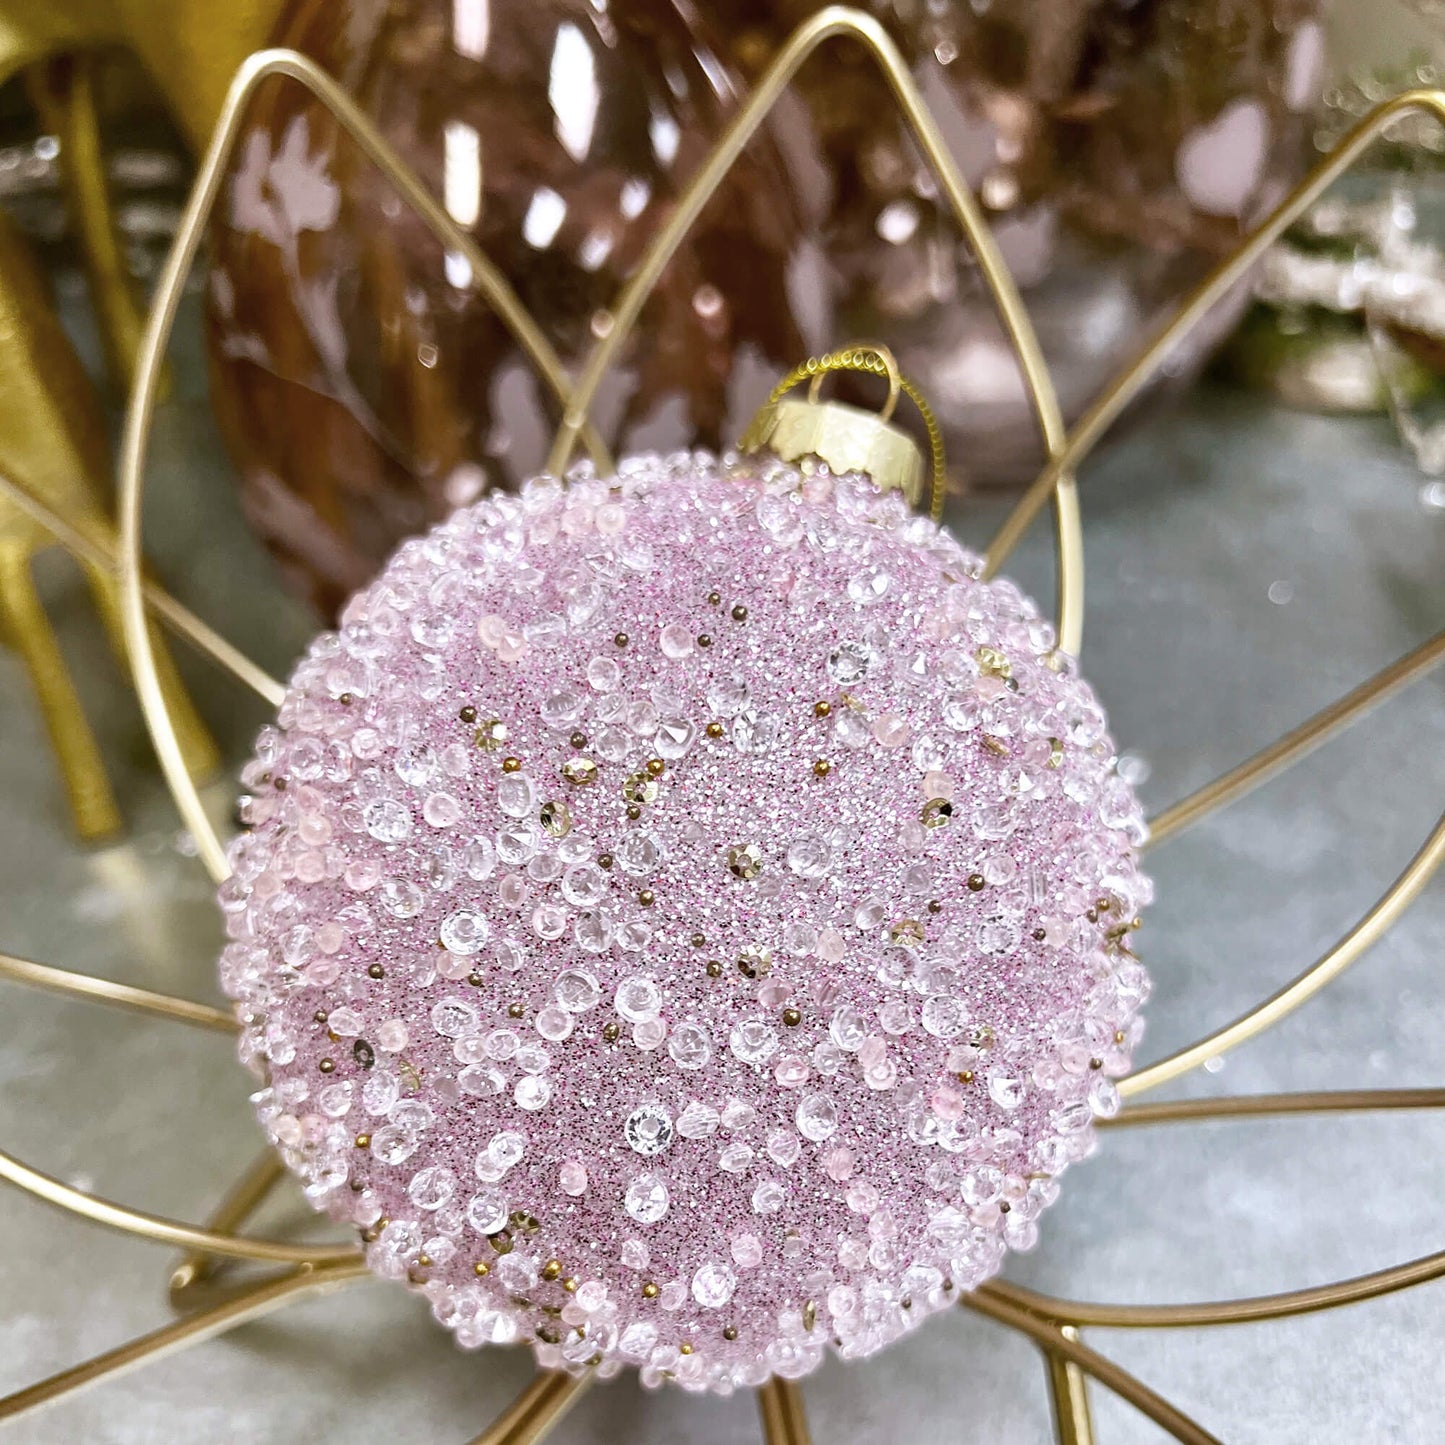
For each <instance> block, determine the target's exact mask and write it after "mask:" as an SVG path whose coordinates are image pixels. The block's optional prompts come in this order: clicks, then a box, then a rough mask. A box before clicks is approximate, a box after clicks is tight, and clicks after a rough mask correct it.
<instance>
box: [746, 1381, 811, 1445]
mask: <svg viewBox="0 0 1445 1445" xmlns="http://www.w3.org/2000/svg"><path fill="white" fill-rule="evenodd" d="M758 1414H759V1416H760V1417H761V1418H762V1422H763V1439H764V1440H765V1441H766V1442H767V1445H812V1441H813V1435H812V1432H811V1431H810V1430H809V1429H808V1412H807V1410H805V1409H804V1408H803V1392H802V1391H801V1390H800V1389H799V1388H798V1387H797V1385H795V1384H794V1383H793V1381H792V1380H784V1379H781V1378H780V1377H779V1376H777V1375H774V1376H773V1378H772V1379H771V1380H769V1381H768V1383H767V1384H766V1385H763V1386H762V1387H761V1388H760V1389H759V1390H758Z"/></svg>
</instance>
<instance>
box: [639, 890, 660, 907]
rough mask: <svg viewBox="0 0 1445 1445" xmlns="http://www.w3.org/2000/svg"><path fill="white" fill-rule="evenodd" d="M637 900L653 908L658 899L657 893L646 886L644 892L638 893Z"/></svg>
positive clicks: (644, 905)
mask: <svg viewBox="0 0 1445 1445" xmlns="http://www.w3.org/2000/svg"><path fill="white" fill-rule="evenodd" d="M637 901H638V902H639V903H640V904H641V905H642V906H643V907H644V908H651V907H652V905H653V904H654V903H655V902H656V901H657V895H656V894H655V893H654V892H653V891H652V889H650V888H644V889H643V890H642V892H641V893H639V894H638V895H637Z"/></svg>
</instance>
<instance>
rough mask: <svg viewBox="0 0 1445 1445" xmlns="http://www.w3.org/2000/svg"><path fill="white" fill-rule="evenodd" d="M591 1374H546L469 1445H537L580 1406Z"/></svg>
mask: <svg viewBox="0 0 1445 1445" xmlns="http://www.w3.org/2000/svg"><path fill="white" fill-rule="evenodd" d="M591 1383H592V1375H591V1373H590V1372H589V1373H587V1374H585V1375H566V1374H563V1373H562V1372H561V1371H558V1370H544V1371H542V1372H541V1373H540V1374H538V1375H537V1377H536V1378H535V1379H534V1380H533V1381H532V1382H531V1384H529V1385H528V1386H527V1388H526V1389H525V1390H523V1391H522V1393H521V1394H520V1395H518V1396H517V1398H516V1399H515V1400H513V1401H512V1403H511V1404H510V1405H508V1406H507V1408H506V1409H505V1410H504V1411H503V1412H502V1413H501V1414H500V1415H499V1416H498V1417H497V1418H496V1419H495V1420H494V1421H493V1422H492V1423H491V1424H490V1425H488V1426H487V1428H486V1429H485V1430H483V1431H482V1433H481V1434H480V1435H478V1436H476V1438H475V1439H473V1440H471V1441H470V1442H469V1445H535V1442H536V1441H538V1440H541V1439H542V1438H543V1437H544V1436H545V1435H546V1434H547V1433H548V1432H549V1431H550V1430H551V1429H552V1427H553V1426H554V1425H556V1424H557V1422H558V1421H559V1420H561V1418H562V1417H563V1416H564V1415H565V1414H566V1413H567V1411H568V1410H570V1409H571V1408H572V1406H573V1405H575V1404H576V1403H577V1401H578V1400H579V1399H581V1397H582V1392H583V1391H584V1390H585V1389H586V1388H587V1387H588V1385H590V1384H591Z"/></svg>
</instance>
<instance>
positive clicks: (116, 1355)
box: [0, 1263, 369, 1422]
mask: <svg viewBox="0 0 1445 1445" xmlns="http://www.w3.org/2000/svg"><path fill="white" fill-rule="evenodd" d="M368 1277H369V1271H368V1270H367V1268H366V1266H365V1265H363V1264H357V1263H352V1264H343V1265H329V1266H325V1267H317V1268H314V1269H313V1268H306V1269H301V1270H295V1271H292V1272H291V1273H289V1274H287V1275H285V1276H284V1277H283V1278H281V1279H277V1280H268V1281H267V1282H266V1283H264V1284H261V1285H257V1286H256V1288H254V1289H252V1290H250V1291H249V1292H247V1293H246V1294H244V1295H241V1296H238V1297H237V1298H235V1299H231V1300H227V1301H226V1302H225V1303H224V1304H219V1305H217V1306H216V1307H215V1308H213V1309H209V1310H202V1311H199V1312H198V1313H196V1314H193V1315H188V1316H187V1317H186V1318H185V1319H183V1320H177V1321H176V1322H175V1323H174V1324H170V1325H166V1326H164V1327H163V1328H161V1329H158V1330H154V1331H152V1332H151V1333H150V1334H148V1335H141V1336H140V1338H139V1339H134V1340H131V1341H130V1342H129V1343H127V1344H124V1345H121V1346H119V1347H118V1348H116V1349H114V1350H107V1351H106V1352H105V1353H104V1354H103V1355H96V1356H95V1357H94V1359H90V1360H87V1361H85V1363H84V1364H80V1365H75V1366H72V1367H71V1368H70V1369H68V1370H62V1371H61V1372H60V1373H59V1374H58V1375H52V1376H51V1377H50V1378H49V1379H48V1380H41V1381H40V1383H39V1384H37V1385H31V1386H29V1387H28V1388H27V1389H24V1390H17V1391H16V1392H15V1393H14V1394H13V1395H7V1396H5V1398H4V1399H0V1422H4V1421H9V1420H15V1419H18V1418H19V1417H20V1416H21V1415H25V1414H28V1413H29V1412H30V1411H32V1410H38V1409H40V1408H41V1407H42V1406H44V1405H51V1404H54V1403H55V1402H56V1401H57V1400H62V1399H64V1398H66V1397H67V1396H69V1395H74V1394H76V1393H77V1392H79V1391H81V1390H84V1389H87V1388H88V1387H89V1386H91V1385H96V1384H99V1383H100V1382H101V1381H102V1380H113V1379H115V1378H116V1377H117V1376H119V1375H124V1374H128V1373H129V1372H130V1371H131V1370H134V1369H137V1368H138V1367H139V1366H141V1365H146V1364H149V1363H150V1362H151V1361H152V1360H159V1359H163V1358H164V1357H165V1356H167V1355H174V1354H177V1353H179V1352H180V1351H181V1350H186V1349H189V1348H190V1347H191V1346H192V1345H199V1344H201V1343H203V1342H204V1341H206V1340H211V1339H214V1338H215V1337H216V1336H217V1335H220V1334H224V1333H225V1332H226V1331H227V1330H233V1329H235V1328H236V1326H237V1325H244V1324H247V1323H248V1322H249V1321H251V1320H256V1319H260V1318H261V1317H262V1316H263V1315H269V1314H273V1313H274V1312H275V1311H276V1310H278V1309H282V1308H284V1307H285V1306H286V1305H288V1304H291V1303H292V1302H293V1301H295V1300H298V1299H304V1298H306V1297H307V1296H308V1295H314V1294H324V1293H326V1292H328V1291H330V1290H334V1289H340V1288H342V1287H343V1286H344V1285H347V1284H354V1283H355V1282H356V1281H358V1280H361V1279H366V1278H368Z"/></svg>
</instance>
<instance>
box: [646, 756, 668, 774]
mask: <svg viewBox="0 0 1445 1445" xmlns="http://www.w3.org/2000/svg"><path fill="white" fill-rule="evenodd" d="M647 771H648V773H649V774H650V775H651V776H652V777H654V778H660V777H661V776H662V775H663V774H664V773H665V772H666V771H667V764H666V763H665V762H663V761H662V759H661V758H648V760H647Z"/></svg>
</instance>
